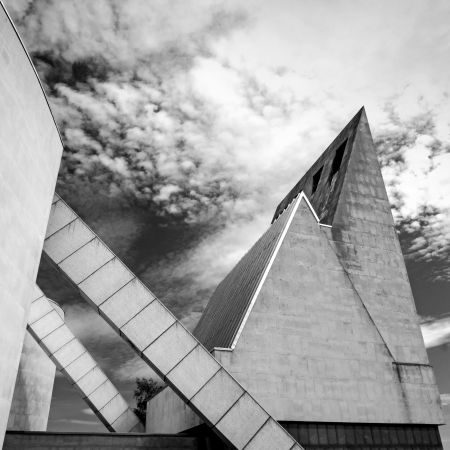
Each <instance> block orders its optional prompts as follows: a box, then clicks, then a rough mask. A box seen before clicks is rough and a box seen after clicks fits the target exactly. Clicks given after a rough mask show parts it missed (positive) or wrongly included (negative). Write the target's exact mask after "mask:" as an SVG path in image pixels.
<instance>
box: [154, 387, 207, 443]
mask: <svg viewBox="0 0 450 450" xmlns="http://www.w3.org/2000/svg"><path fill="white" fill-rule="evenodd" d="M202 423H203V421H202V420H201V419H200V417H199V416H197V414H195V413H194V412H193V411H192V409H191V408H190V407H189V406H188V405H187V404H186V403H185V402H184V401H183V400H181V398H180V397H178V395H176V394H175V393H174V392H173V391H172V389H170V388H169V387H166V388H165V389H163V390H162V391H161V392H160V393H158V394H157V395H155V397H153V398H152V399H151V400H150V401H149V402H148V403H147V418H146V421H145V431H146V433H174V434H175V433H178V432H180V431H183V430H190V429H192V428H194V427H197V426H198V425H201V424H202Z"/></svg>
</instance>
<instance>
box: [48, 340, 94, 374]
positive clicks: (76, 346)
mask: <svg viewBox="0 0 450 450" xmlns="http://www.w3.org/2000/svg"><path fill="white" fill-rule="evenodd" d="M86 351H87V350H86V349H85V347H84V345H83V344H82V343H81V342H80V341H79V340H78V339H72V340H71V341H70V342H68V343H67V344H66V345H63V346H62V347H61V348H60V349H59V350H58V351H56V352H55V353H54V354H53V355H54V357H55V358H56V359H57V360H58V363H59V366H60V367H61V369H64V368H65V367H67V366H68V365H69V364H70V363H72V362H74V361H75V360H76V359H78V358H79V357H80V356H81V355H82V354H83V353H86Z"/></svg>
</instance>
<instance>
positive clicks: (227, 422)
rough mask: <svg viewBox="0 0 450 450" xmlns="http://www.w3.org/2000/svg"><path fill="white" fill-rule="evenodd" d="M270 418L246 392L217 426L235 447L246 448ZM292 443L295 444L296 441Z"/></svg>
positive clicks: (281, 431) (280, 431)
mask: <svg viewBox="0 0 450 450" xmlns="http://www.w3.org/2000/svg"><path fill="white" fill-rule="evenodd" d="M268 419H270V416H269V415H268V414H267V413H266V412H265V411H264V410H263V409H262V408H261V407H260V406H259V405H258V404H257V403H256V402H255V400H253V398H252V397H251V396H250V395H249V394H247V393H246V394H244V395H243V396H242V397H241V398H240V399H239V400H238V401H237V402H236V403H235V404H234V405H233V406H232V407H231V408H230V410H229V411H228V412H227V413H226V414H225V416H224V417H222V419H220V421H219V422H218V423H217V424H216V426H215V428H216V429H217V430H218V431H219V432H220V433H222V434H223V435H225V436H227V438H228V439H229V440H230V442H231V443H232V444H233V445H234V446H235V447H237V448H245V446H246V445H247V444H248V442H249V441H250V439H252V438H253V437H254V436H255V435H256V433H257V432H258V430H259V429H260V428H261V427H262V426H263V425H264V423H265V422H266V421H267V420H268ZM278 428H279V430H278V432H279V433H286V432H285V431H284V430H282V429H280V427H279V426H278ZM291 443H292V445H293V444H294V443H295V441H292V442H291ZM280 450H281V449H280Z"/></svg>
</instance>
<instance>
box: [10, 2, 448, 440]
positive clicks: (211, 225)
mask: <svg viewBox="0 0 450 450" xmlns="http://www.w3.org/2000/svg"><path fill="white" fill-rule="evenodd" d="M6 6H7V8H8V10H9V12H10V14H11V15H12V17H13V19H14V20H15V22H16V25H17V27H18V29H19V32H20V34H21V36H22V38H23V40H24V42H25V44H26V46H27V48H28V50H29V52H30V54H31V56H32V59H33V61H34V63H35V65H36V68H37V70H38V72H39V74H40V76H41V79H42V81H43V84H44V86H45V89H46V91H47V93H48V96H49V101H50V104H51V106H52V109H53V112H54V114H55V116H56V120H57V122H58V124H59V127H60V130H61V134H62V136H63V140H64V143H65V153H64V155H63V160H62V165H61V170H60V175H59V180H58V186H57V190H58V192H59V193H60V195H62V196H63V198H64V199H66V201H68V203H69V204H71V205H72V206H73V207H74V208H75V209H76V210H77V211H78V212H79V213H80V214H81V216H82V217H83V218H84V219H85V220H86V221H87V222H88V223H89V224H90V225H91V226H92V227H93V228H94V229H95V230H96V231H97V233H98V234H99V235H100V236H101V237H102V238H103V239H104V240H105V241H106V242H107V243H108V244H109V245H110V246H111V247H112V249H113V250H114V251H115V252H116V253H117V254H118V255H119V256H120V257H121V258H123V260H124V261H125V262H126V263H127V264H128V265H129V266H130V267H131V268H132V269H133V270H134V271H135V272H136V273H137V274H138V275H139V276H140V277H141V279H142V280H143V281H144V282H145V283H147V284H148V286H149V287H150V288H151V289H152V290H153V291H154V292H155V293H156V294H157V295H158V296H159V297H160V298H161V299H162V300H163V301H164V302H165V304H166V305H167V306H168V307H169V308H170V309H171V310H172V311H173V312H174V313H175V314H176V315H177V316H178V317H179V318H180V319H181V320H182V321H183V322H184V323H185V324H186V325H187V326H188V327H190V328H192V327H193V326H194V325H195V323H196V321H197V320H198V318H199V315H200V313H201V311H202V308H203V307H204V306H205V303H206V302H207V300H208V298H209V295H210V294H211V291H212V289H213V288H214V286H215V285H216V284H217V283H218V282H219V281H220V280H221V278H222V277H223V276H224V275H225V274H226V273H227V271H228V270H229V269H230V268H231V267H232V266H233V265H234V263H236V261H237V260H238V259H239V257H240V256H241V255H242V254H243V253H244V252H245V250H246V249H248V248H249V247H250V246H251V245H252V244H253V243H254V241H255V240H256V239H257V238H258V236H259V235H260V234H261V233H262V232H263V231H264V229H265V228H266V227H267V226H268V224H269V223H270V219H271V216H272V214H273V211H274V208H275V206H276V205H277V203H278V202H279V201H280V200H281V199H282V198H283V197H284V195H285V194H286V192H287V191H288V190H289V189H290V188H291V187H292V185H294V184H295V183H296V182H297V181H298V179H299V178H300V177H301V175H302V174H303V173H304V171H305V170H306V169H307V168H308V167H309V166H310V164H311V163H312V162H313V161H314V160H315V159H316V158H317V156H318V155H319V154H320V153H321V152H322V151H323V150H324V149H325V148H326V146H327V145H328V144H329V142H330V141H331V140H332V139H333V138H334V137H335V135H336V134H337V133H338V132H339V131H340V129H341V128H342V127H343V126H344V125H345V124H346V123H347V122H348V120H349V119H350V118H351V117H352V116H353V115H354V114H355V113H356V112H357V110H358V109H359V108H360V107H361V106H362V105H365V107H366V111H367V114H368V117H369V122H370V124H371V127H372V132H373V135H374V139H375V141H376V146H377V150H378V152H379V157H380V162H381V164H382V170H383V176H384V178H385V182H386V184H387V186H388V192H389V196H390V200H391V203H392V211H393V215H394V218H395V221H396V225H397V229H398V232H399V237H400V241H401V244H402V248H403V251H404V254H405V258H406V263H407V267H408V272H409V275H410V278H411V284H412V287H413V291H414V295H415V300H416V305H417V310H418V312H419V314H420V315H421V316H422V318H423V325H422V327H423V333H424V339H425V342H426V345H427V348H428V350H429V356H430V360H431V363H432V364H433V365H434V367H435V369H436V376H437V380H438V384H439V388H440V391H441V393H442V395H443V397H442V398H443V402H444V405H445V406H444V408H445V413H446V417H447V420H448V419H450V351H449V347H448V345H449V342H450V298H449V287H450V269H449V249H450V214H449V213H450V177H449V175H448V174H449V173H450V107H449V94H450V86H449V76H448V73H449V68H450V54H449V53H450V36H449V34H450V28H449V27H448V23H449V21H450V4H449V3H448V2H447V1H446V0H443V1H439V0H435V1H433V2H427V1H425V0H422V1H415V0H404V1H400V0H397V1H396V2H390V1H377V2H374V1H363V0H358V1H356V0H352V1H349V0H345V1H344V0H333V1H331V0H327V1H324V0H301V1H299V0H277V1H275V0H259V1H255V0H248V1H246V2H241V1H234V0H233V1H230V0H227V1H226V2H225V1H219V0H192V1H189V0H173V1H171V2H166V1H163V0H116V1H114V0H109V1H106V0H104V1H103V0H96V1H95V2H94V1H92V0H53V1H52V0H35V1H29V0H8V1H6ZM39 281H40V283H41V284H42V286H43V287H45V289H46V290H47V291H48V292H51V294H52V296H53V298H54V299H55V300H57V301H58V302H60V304H62V305H63V307H64V309H65V311H66V317H67V321H68V323H69V325H70V326H71V328H72V329H73V330H74V331H75V332H76V333H77V334H78V336H79V337H80V338H81V339H82V341H83V342H84V343H85V344H86V346H87V347H88V348H89V349H90V350H91V351H92V353H93V354H94V355H95V356H96V358H98V360H99V362H100V363H101V365H102V366H103V367H104V369H105V371H106V372H107V373H108V374H109V375H110V376H111V378H112V379H113V380H114V381H115V382H116V383H117V384H118V386H120V388H121V389H122V390H123V392H124V394H125V395H126V396H128V398H131V395H132V390H133V385H134V378H135V376H136V375H148V374H149V372H148V371H147V369H145V367H143V366H142V365H141V364H140V363H139V361H137V359H136V358H134V356H133V354H132V353H131V352H130V350H129V349H128V347H127V346H126V345H125V344H123V343H121V341H119V340H118V339H117V338H116V337H115V335H114V334H113V333H112V332H111V331H110V330H109V329H108V327H107V326H106V325H104V324H103V323H102V321H101V320H100V319H98V318H97V317H96V316H95V315H94V314H93V313H91V312H90V310H89V309H88V308H87V306H86V304H85V303H84V302H83V301H82V300H81V299H80V298H79V297H78V296H77V294H76V293H75V292H73V290H71V288H70V287H69V286H68V285H67V284H65V283H64V282H62V281H61V280H59V279H58V278H57V277H56V276H55V273H54V272H53V271H52V269H50V268H48V267H45V266H44V265H43V267H42V268H41V272H40V275H39ZM447 405H448V406H447ZM449 421H450V420H449ZM49 426H50V429H52V430H86V431H89V430H101V429H103V426H102V425H100V424H99V423H98V421H97V420H96V418H95V417H94V416H92V415H91V414H89V413H88V411H87V410H86V405H84V404H83V403H82V401H81V400H79V399H78V397H77V394H76V393H75V392H74V391H72V389H71V388H70V386H69V385H67V383H66V382H65V380H64V379H63V378H61V377H58V378H57V379H56V384H55V393H54V399H53V404H52V412H51V419H50V424H49ZM442 433H443V438H444V439H449V440H450V431H447V429H445V428H444V429H443V430H442ZM449 445H450V441H449ZM448 448H450V446H449V447H448Z"/></svg>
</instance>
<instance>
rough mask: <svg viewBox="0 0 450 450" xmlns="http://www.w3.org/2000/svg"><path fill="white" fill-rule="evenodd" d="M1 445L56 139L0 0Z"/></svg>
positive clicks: (51, 185) (56, 156)
mask: <svg viewBox="0 0 450 450" xmlns="http://www.w3.org/2000/svg"><path fill="white" fill-rule="evenodd" d="M0 117H1V122H0V205H1V207H0V248H1V253H0V292H1V300H0V447H1V446H2V444H3V438H4V432H5V429H6V424H7V421H8V416H9V410H10V405H11V400H12V396H13V392H14V385H15V381H16V375H17V369H18V367H19V360H20V355H21V351H22V344H23V340H24V336H25V326H26V323H27V314H28V308H29V304H30V299H31V293H32V290H33V286H34V284H35V281H36V274H37V270H38V267H39V260H40V256H41V250H42V244H43V240H44V234H45V228H46V225H47V220H48V214H49V211H50V205H51V199H52V195H53V192H54V189H55V182H56V176H57V173H58V168H59V163H60V159H61V152H62V144H61V140H60V138H59V135H58V131H57V129H56V126H55V123H54V120H53V117H52V115H51V112H50V109H49V107H48V104H47V102H46V99H45V96H44V93H43V90H42V88H41V85H40V83H39V80H38V78H37V75H36V73H35V71H34V68H33V66H32V64H31V61H30V59H29V58H28V55H27V53H26V51H25V49H24V47H23V45H22V43H21V41H20V39H19V36H18V35H17V33H16V30H15V29H14V26H13V24H12V23H11V20H10V18H9V17H8V15H7V13H6V10H5V9H4V7H3V4H1V3H0Z"/></svg>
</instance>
